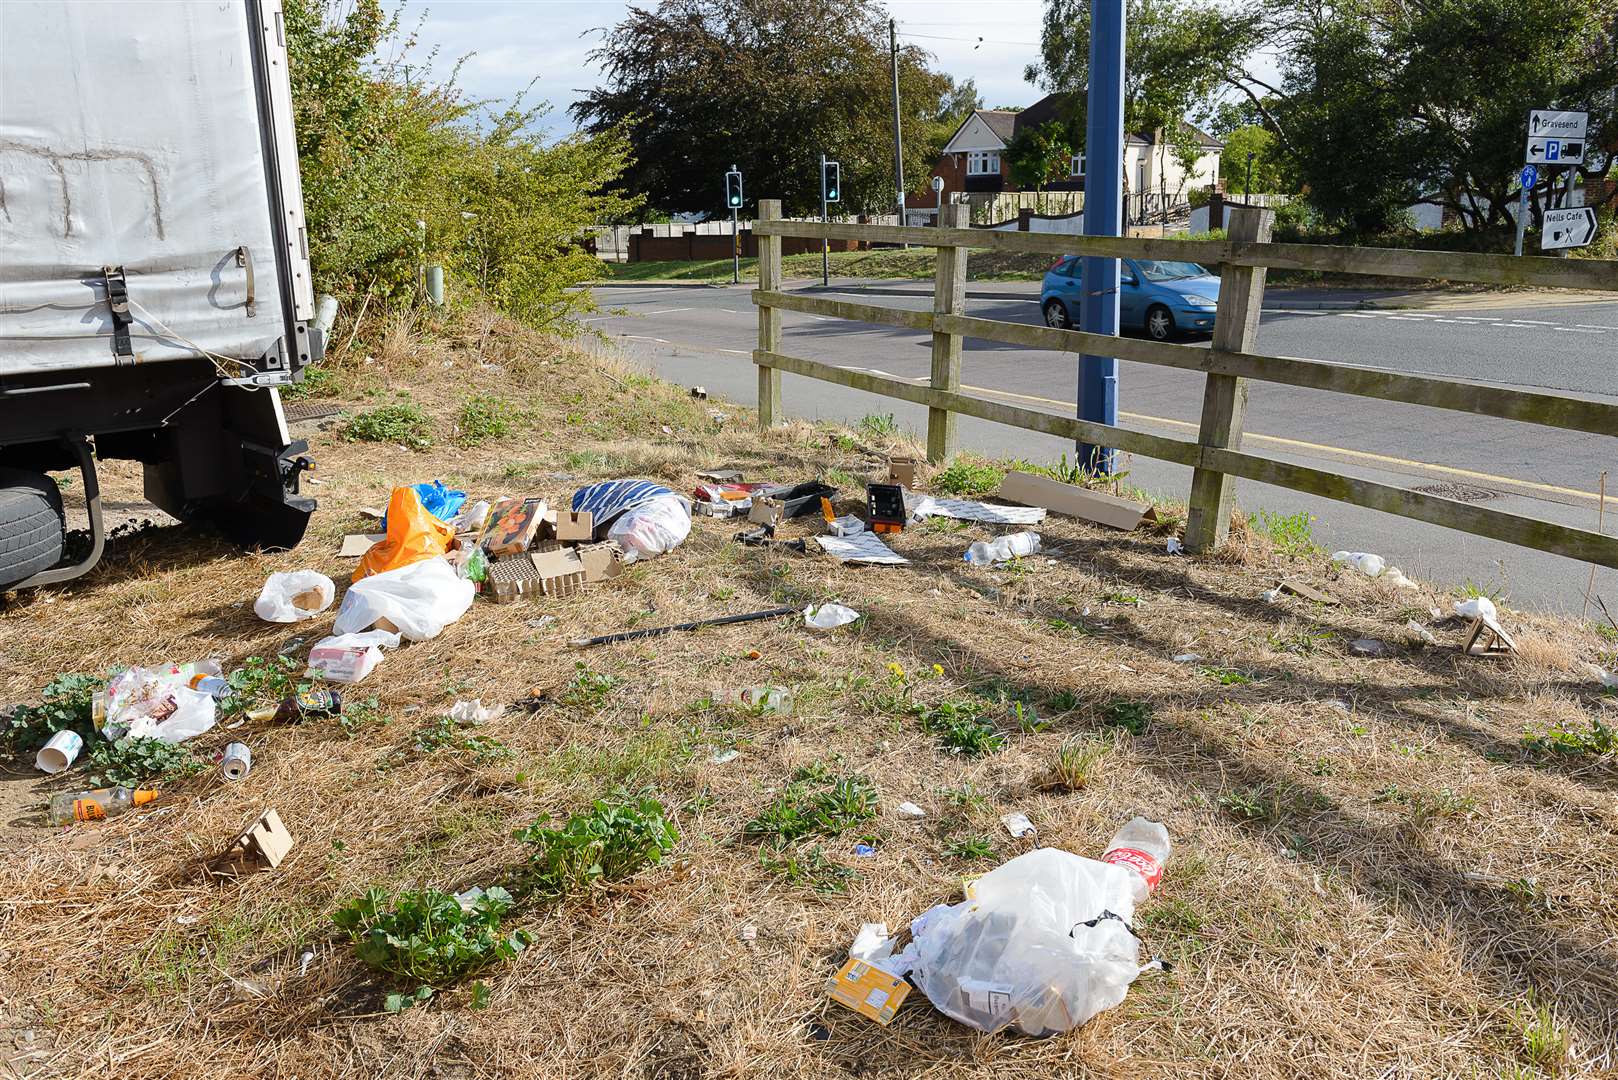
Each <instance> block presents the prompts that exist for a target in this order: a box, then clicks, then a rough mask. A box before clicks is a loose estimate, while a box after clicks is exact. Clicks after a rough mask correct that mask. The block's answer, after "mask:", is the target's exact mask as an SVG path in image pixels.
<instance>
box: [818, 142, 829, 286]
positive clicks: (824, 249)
mask: <svg viewBox="0 0 1618 1080" xmlns="http://www.w3.org/2000/svg"><path fill="white" fill-rule="evenodd" d="M820 221H821V224H823V225H824V224H825V223H827V222H829V221H831V210H830V207H828V206H827V205H826V155H825V154H821V155H820ZM829 251H831V241H830V240H828V239H826V238H825V237H824V236H822V237H821V238H820V287H821V288H823V289H824V288H825V287H827V286H828V285H830V284H831V256H830V255H829V254H827V253H828V252H829Z"/></svg>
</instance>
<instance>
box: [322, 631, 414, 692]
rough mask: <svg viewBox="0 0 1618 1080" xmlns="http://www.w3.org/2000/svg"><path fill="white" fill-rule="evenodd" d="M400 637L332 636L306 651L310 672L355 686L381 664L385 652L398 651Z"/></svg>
mask: <svg viewBox="0 0 1618 1080" xmlns="http://www.w3.org/2000/svg"><path fill="white" fill-rule="evenodd" d="M398 645H399V635H398V634H394V633H390V632H389V631H387V630H367V631H365V632H364V633H361V634H333V635H332V636H331V637H327V638H321V639H320V640H319V641H317V642H315V645H314V648H312V649H310V650H309V672H310V674H313V675H319V676H320V677H321V678H323V679H329V680H331V681H332V682H340V683H357V682H359V681H360V680H361V679H363V678H365V676H367V675H369V674H370V673H371V672H372V671H373V670H375V668H376V666H377V665H378V664H380V663H381V662H382V650H383V649H384V648H387V649H394V648H398Z"/></svg>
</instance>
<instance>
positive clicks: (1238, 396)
mask: <svg viewBox="0 0 1618 1080" xmlns="http://www.w3.org/2000/svg"><path fill="white" fill-rule="evenodd" d="M1274 220H1275V214H1274V213H1273V212H1272V211H1270V210H1266V209H1263V208H1261V207H1256V206H1233V207H1231V208H1230V224H1229V226H1228V231H1227V238H1228V239H1229V240H1231V241H1233V242H1244V241H1245V242H1249V243H1257V244H1267V243H1269V242H1270V227H1271V225H1272V224H1273V222H1274ZM1264 273H1265V271H1264V267H1262V266H1234V265H1232V264H1230V263H1226V264H1225V265H1224V266H1223V268H1222V269H1221V270H1220V274H1219V308H1218V311H1217V314H1216V315H1215V317H1214V332H1213V348H1214V351H1215V352H1219V351H1220V350H1224V351H1227V352H1252V351H1253V347H1254V343H1255V341H1256V340H1257V338H1258V317H1259V310H1260V309H1261V308H1262V307H1263V306H1264ZM1207 378H1208V382H1207V385H1206V387H1205V388H1204V389H1203V392H1202V427H1201V430H1200V432H1199V433H1198V436H1197V442H1198V443H1200V444H1201V445H1203V446H1211V447H1215V448H1218V449H1221V450H1239V449H1241V445H1242V423H1243V420H1244V417H1245V414H1246V411H1247V380H1246V379H1241V378H1237V377H1236V376H1234V375H1209V376H1208V377H1207ZM1235 504H1236V479H1235V478H1234V477H1232V476H1228V475H1226V474H1225V473H1220V472H1214V471H1213V470H1212V469H1206V468H1200V467H1199V468H1198V469H1197V470H1196V471H1195V472H1194V473H1193V474H1192V476H1191V499H1190V509H1189V512H1188V513H1187V515H1186V523H1185V547H1186V550H1187V551H1212V550H1213V549H1214V548H1216V547H1218V546H1219V545H1220V544H1222V543H1224V542H1225V538H1226V537H1227V536H1229V535H1230V513H1231V510H1232V509H1233V508H1234V507H1235Z"/></svg>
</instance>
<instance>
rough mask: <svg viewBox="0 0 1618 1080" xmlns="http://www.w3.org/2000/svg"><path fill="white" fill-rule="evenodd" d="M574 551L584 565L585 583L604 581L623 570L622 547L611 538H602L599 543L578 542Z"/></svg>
mask: <svg viewBox="0 0 1618 1080" xmlns="http://www.w3.org/2000/svg"><path fill="white" fill-rule="evenodd" d="M574 551H576V552H577V553H578V556H579V562H580V563H582V564H583V566H584V580H585V583H586V584H593V583H594V582H597V581H606V580H608V579H610V578H615V577H617V576H618V575H619V574H622V573H623V572H624V553H623V549H622V548H620V547H619V546H618V545H617V544H615V543H613V542H612V541H611V540H603V541H601V542H600V543H599V544H580V545H579V546H578V547H577V548H575V549H574Z"/></svg>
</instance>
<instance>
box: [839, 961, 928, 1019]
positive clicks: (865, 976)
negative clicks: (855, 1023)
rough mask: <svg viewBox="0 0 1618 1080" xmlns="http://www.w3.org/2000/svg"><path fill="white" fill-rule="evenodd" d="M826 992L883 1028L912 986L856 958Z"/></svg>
mask: <svg viewBox="0 0 1618 1080" xmlns="http://www.w3.org/2000/svg"><path fill="white" fill-rule="evenodd" d="M827 989H828V990H829V991H830V992H831V999H832V1000H833V1001H835V1002H837V1004H839V1005H843V1006H846V1007H847V1008H850V1009H853V1010H854V1011H855V1012H857V1013H859V1014H860V1015H861V1016H863V1017H866V1018H867V1019H871V1020H875V1021H876V1022H877V1023H878V1024H880V1025H881V1026H883V1027H887V1026H888V1024H890V1023H892V1021H893V1017H894V1016H895V1014H897V1013H898V1011H899V1006H900V1005H903V1004H904V1000H905V998H906V997H908V996H909V995H910V984H909V983H908V982H906V981H905V980H904V979H901V978H899V976H897V975H890V974H888V973H887V972H886V971H883V970H882V969H881V968H879V967H872V966H871V965H870V964H867V963H866V962H865V961H863V960H855V959H854V958H853V957H849V959H848V962H847V963H845V964H844V965H843V966H842V967H841V968H839V969H838V971H837V974H836V975H835V976H833V977H832V980H831V982H830V984H829V985H828V986H827Z"/></svg>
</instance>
